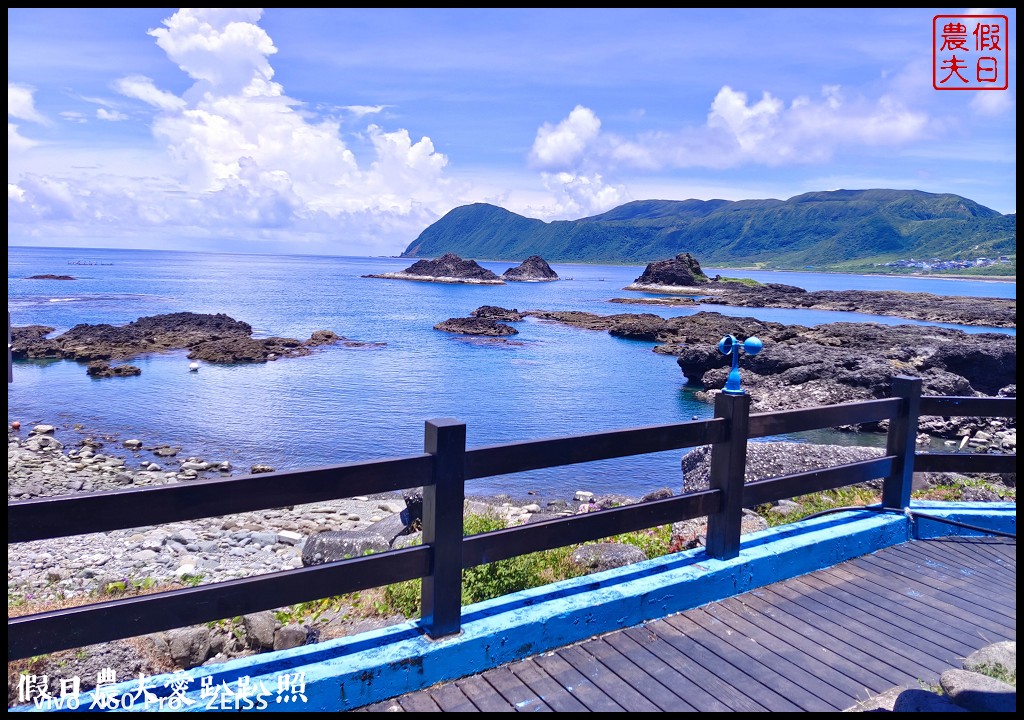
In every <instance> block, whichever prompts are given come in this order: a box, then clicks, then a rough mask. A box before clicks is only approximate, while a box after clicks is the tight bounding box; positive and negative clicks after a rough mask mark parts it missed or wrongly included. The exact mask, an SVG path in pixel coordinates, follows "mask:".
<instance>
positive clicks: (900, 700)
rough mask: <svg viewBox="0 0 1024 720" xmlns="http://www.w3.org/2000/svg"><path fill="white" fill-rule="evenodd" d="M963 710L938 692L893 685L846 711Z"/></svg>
mask: <svg viewBox="0 0 1024 720" xmlns="http://www.w3.org/2000/svg"><path fill="white" fill-rule="evenodd" d="M897 705H899V707H900V710H899V712H965V710H964V709H963V708H962V707H960V706H959V705H956V704H954V703H953V702H952V701H950V700H949V698H947V697H945V696H944V695H940V694H939V693H933V692H928V691H927V690H921V689H919V688H903V687H894V688H892V689H891V690H886V691H885V692H883V693H879V694H878V695H873V696H872V697H870V698H868V699H867V700H864V701H862V702H859V703H857V704H856V705H854V706H853V707H852V708H849V709H848V710H847V712H897V710H896V706H897Z"/></svg>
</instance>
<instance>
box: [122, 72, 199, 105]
mask: <svg viewBox="0 0 1024 720" xmlns="http://www.w3.org/2000/svg"><path fill="white" fill-rule="evenodd" d="M114 89H115V90H117V91H118V92H119V93H121V94H122V95H125V96H126V97H130V98H135V99H136V100H141V101H142V102H144V103H148V104H149V105H152V106H153V107H155V108H158V109H160V110H167V111H175V110H181V109H183V108H184V107H185V101H184V100H182V99H181V98H179V97H178V96H177V95H174V94H172V93H169V92H164V91H163V90H159V89H157V87H156V86H155V85H154V84H153V81H152V80H151V79H149V78H148V77H145V76H144V75H129V76H128V77H123V78H121V79H120V80H117V81H116V82H115V83H114Z"/></svg>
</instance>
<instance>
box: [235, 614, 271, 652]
mask: <svg viewBox="0 0 1024 720" xmlns="http://www.w3.org/2000/svg"><path fill="white" fill-rule="evenodd" d="M242 625H243V626H244V627H245V637H246V641H247V643H248V645H249V647H251V648H253V649H254V650H262V649H269V648H272V647H274V634H275V631H276V630H277V619H276V618H275V617H274V614H273V613H271V612H268V611H263V612H257V613H250V614H249V615H243V616H242Z"/></svg>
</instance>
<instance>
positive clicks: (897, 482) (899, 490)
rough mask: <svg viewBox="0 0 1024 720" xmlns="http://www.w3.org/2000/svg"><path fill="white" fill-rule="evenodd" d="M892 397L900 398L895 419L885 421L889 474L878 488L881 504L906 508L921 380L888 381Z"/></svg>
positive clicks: (912, 471)
mask: <svg viewBox="0 0 1024 720" xmlns="http://www.w3.org/2000/svg"><path fill="white" fill-rule="evenodd" d="M892 396H893V397H898V398H902V399H903V402H902V403H900V409H899V411H898V412H897V414H896V416H895V417H892V418H889V433H888V435H887V437H886V445H885V453H886V455H895V456H896V460H895V461H894V463H893V469H892V474H891V475H890V476H889V477H887V478H886V479H885V482H884V484H883V485H882V505H883V506H884V507H888V508H901V509H902V508H906V507H907V506H908V505H910V491H911V490H912V486H913V481H914V452H915V450H916V449H917V424H918V419H919V418H920V415H921V378H914V377H906V376H903V375H898V376H897V377H895V378H893V381H892Z"/></svg>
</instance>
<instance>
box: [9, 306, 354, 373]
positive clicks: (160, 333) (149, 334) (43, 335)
mask: <svg viewBox="0 0 1024 720" xmlns="http://www.w3.org/2000/svg"><path fill="white" fill-rule="evenodd" d="M53 331H54V328H52V327H46V326H44V325H29V326H25V327H12V328H11V357H12V359H14V360H25V359H34V358H58V359H64V360H77V361H79V362H88V363H95V362H97V361H103V362H105V363H106V368H104V367H103V366H102V365H95V367H94V368H93V367H92V366H91V367H90V372H89V374H90V375H93V376H96V377H109V376H111V375H125V374H138V373H134V372H129V371H127V370H125V369H118V368H116V367H115V368H111V367H110V364H109V361H111V360H127V359H129V358H133V357H138V356H141V355H146V354H149V353H159V352H166V351H170V350H181V349H188V350H189V354H188V357H189V358H190V359H193V360H205V361H206V362H211V363H253V362H267V361H268V360H275V359H277V358H282V357H298V356H302V355H309V354H310V353H311V352H312V351H311V350H310V347H315V346H318V345H327V344H333V343H336V342H341V341H344V340H345V338H343V337H341V336H340V335H337V334H335V333H334V332H333V331H330V330H317V331H315V332H314V333H313V335H312V337H311V338H310V339H309V340H307V341H302V340H297V339H295V338H282V337H269V338H260V339H256V338H253V337H251V335H252V326H251V325H249V323H246V322H242V321H240V320H235V319H234V318H231V317H228V316H227V315H224V314H223V313H218V314H216V315H209V314H201V313H191V312H180V313H169V314H166V315H152V316H149V317H142V318H139V319H138V320H135V321H133V322H130V323H128V324H127V325H108V324H105V323H104V324H98V325H88V324H80V325H75V326H74V327H73V328H71V329H70V330H68V331H67V332H65V333H63V334H61V335H58V336H57V337H55V338H49V337H47V336H48V335H49V334H50V333H52V332H53ZM130 367H131V366H121V368H130Z"/></svg>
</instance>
